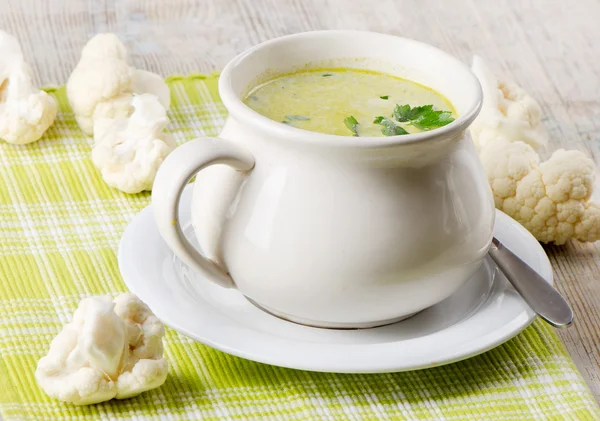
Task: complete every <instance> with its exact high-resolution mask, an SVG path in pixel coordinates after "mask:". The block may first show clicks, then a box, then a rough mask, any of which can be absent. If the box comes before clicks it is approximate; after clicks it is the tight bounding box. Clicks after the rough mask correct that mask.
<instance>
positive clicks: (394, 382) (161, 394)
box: [0, 75, 600, 421]
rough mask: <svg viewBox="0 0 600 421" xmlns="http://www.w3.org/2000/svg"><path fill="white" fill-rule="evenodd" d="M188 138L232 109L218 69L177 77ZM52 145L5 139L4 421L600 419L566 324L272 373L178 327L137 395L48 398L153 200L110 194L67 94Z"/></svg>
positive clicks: (1, 253) (0, 169) (175, 112)
mask: <svg viewBox="0 0 600 421" xmlns="http://www.w3.org/2000/svg"><path fill="white" fill-rule="evenodd" d="M169 85H170V87H171V91H172V106H171V121H172V123H171V131H172V132H173V134H174V135H175V136H176V138H177V140H178V142H179V143H181V142H185V141H186V140H189V139H192V138H194V137H196V136H215V135H217V134H218V133H219V129H220V127H221V126H222V124H223V122H224V118H225V115H226V110H225V109H224V107H223V106H222V104H221V102H220V100H219V97H218V93H217V76H216V75H211V76H199V75H195V76H190V77H188V78H182V77H173V78H170V79H169ZM51 92H52V94H53V95H55V96H56V97H57V98H58V100H59V102H60V107H61V113H60V114H59V116H58V118H57V120H56V123H55V124H54V126H53V127H52V128H51V129H50V130H49V131H48V133H47V134H46V136H45V137H44V139H42V140H40V141H39V142H36V143H33V144H31V145H26V146H13V145H9V144H6V143H2V144H0V357H1V358H0V411H1V413H2V416H3V417H4V420H6V421H9V420H71V421H75V420H142V419H143V420H199V419H202V420H221V419H222V420H288V419H289V420H363V419H364V420H465V419H473V420H519V421H521V420H563V419H568V420H578V421H581V420H600V410H599V408H598V406H597V404H596V403H595V402H594V399H593V397H592V395H591V394H590V391H589V390H588V388H587V387H586V385H585V383H584V381H583V380H582V378H581V376H580V374H579V372H578V371H577V369H576V368H575V366H574V365H573V362H572V361H571V359H570V358H569V356H568V355H567V354H566V352H565V350H564V348H563V347H562V345H561V344H560V342H559V341H558V339H557V337H556V335H555V334H554V332H553V331H552V329H550V328H548V327H547V326H546V325H544V324H543V323H541V322H536V323H534V324H533V326H532V327H530V328H528V329H527V330H526V331H525V332H524V333H522V334H520V335H518V336H517V337H516V338H515V339H513V340H511V341H509V342H508V343H507V344H505V345H502V346H500V347H498V348H496V349H494V350H492V351H490V352H487V353H485V354H483V355H481V356H478V357H474V358H471V359H470V360H467V361H463V362H459V363H455V364H451V365H447V366H444V367H438V368H431V369H428V370H421V371H414V372H407V373H393V374H373V375H351V374H325V373H311V372H306V371H296V370H290V369H284V368H278V367H271V366H268V365H264V364H259V363H255V362H251V361H246V360H243V359H240V358H236V357H232V356H229V355H226V354H223V353H221V352H219V351H215V350H213V349H211V348H208V347H207V346H204V345H201V344H199V343H197V342H194V341H193V340H191V339H188V338H186V337H185V336H183V335H180V334H178V333H176V332H175V331H173V330H170V329H167V334H166V337H165V354H166V357H167V358H168V359H169V362H170V371H169V377H168V379H167V381H166V383H165V384H164V385H163V386H162V387H160V388H159V389H156V390H153V391H150V392H146V393H144V394H142V395H140V396H138V397H136V398H132V399H128V400H124V401H116V400H115V401H111V402H108V403H103V404H99V405H93V406H89V407H76V406H71V405H67V404H63V403H60V402H57V401H54V400H52V399H50V398H48V397H47V396H46V395H45V394H44V393H43V392H42V390H41V389H40V388H39V387H38V386H37V384H36V382H35V380H34V376H33V373H34V370H35V366H36V363H37V361H38V359H39V358H40V357H41V356H42V355H44V354H45V353H46V351H47V348H48V345H49V343H50V341H51V340H52V338H53V337H54V336H55V335H56V334H57V333H58V332H59V331H60V329H61V327H62V325H63V324H65V323H67V322H68V321H69V319H70V317H71V315H72V313H73V311H74V310H75V308H76V307H77V304H78V303H79V301H80V300H81V299H82V298H83V297H86V296H89V295H94V294H106V293H110V294H114V295H116V294H118V293H120V292H123V291H125V285H124V284H123V281H122V280H121V276H120V275H119V269H118V267H117V256H116V251H117V245H118V243H119V239H120V238H121V234H122V233H123V230H124V229H125V226H126V225H127V223H128V222H129V221H130V220H131V218H133V216H134V215H135V214H136V213H137V212H139V211H140V210H141V209H142V208H144V207H145V206H147V205H148V203H149V201H150V200H149V199H150V197H149V194H147V193H145V194H139V195H133V196H131V195H126V194H123V193H121V192H119V191H117V190H113V189H110V188H109V187H108V186H106V184H104V183H103V181H102V179H101V177H100V174H99V173H98V171H97V170H96V169H95V168H94V166H93V165H92V161H91V159H90V149H91V140H90V139H87V138H86V137H85V136H84V135H83V134H82V132H81V131H80V130H79V129H78V127H77V124H76V123H75V119H74V117H73V114H72V112H71V111H70V109H69V106H68V104H67V101H66V97H65V92H64V89H57V90H51Z"/></svg>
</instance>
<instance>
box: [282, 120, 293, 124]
mask: <svg viewBox="0 0 600 421" xmlns="http://www.w3.org/2000/svg"><path fill="white" fill-rule="evenodd" d="M281 122H282V123H283V124H292V123H290V122H289V121H285V120H281Z"/></svg>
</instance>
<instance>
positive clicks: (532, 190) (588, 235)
mask: <svg viewBox="0 0 600 421" xmlns="http://www.w3.org/2000/svg"><path fill="white" fill-rule="evenodd" d="M480 158H481V161H482V163H483V166H484V168H485V170H486V173H487V176H488V178H489V182H490V185H491V187H492V191H493V193H494V200H495V202H496V207H497V208H498V209H500V210H502V211H503V212H505V213H506V214H508V215H509V216H511V217H512V218H514V219H515V220H517V221H518V222H519V223H521V224H522V225H523V226H524V227H525V228H527V229H528V230H529V231H530V232H531V233H532V234H533V235H534V236H535V238H537V239H538V240H539V241H541V242H543V243H549V242H554V243H556V244H558V245H560V244H564V243H565V242H566V241H567V240H568V239H570V238H574V239H577V240H579V241H597V240H600V206H599V205H598V204H597V203H594V202H590V197H591V196H592V191H593V186H594V179H595V167H594V162H593V161H592V160H591V159H589V158H588V157H586V156H585V155H584V154H583V153H582V152H580V151H566V150H564V149H559V150H557V151H556V152H554V154H552V156H551V157H550V159H548V160H547V161H545V162H542V163H541V164H540V163H539V157H538V155H537V154H536V153H535V151H534V150H533V148H531V146H529V145H527V144H525V143H524V142H518V141H517V142H509V141H507V140H504V139H496V140H494V141H492V142H490V143H488V144H486V145H485V146H484V147H483V149H482V150H481V152H480Z"/></svg>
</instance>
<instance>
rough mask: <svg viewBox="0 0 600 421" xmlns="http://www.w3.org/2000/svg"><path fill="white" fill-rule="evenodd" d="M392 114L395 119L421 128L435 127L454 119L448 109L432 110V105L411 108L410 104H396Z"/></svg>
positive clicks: (429, 128)
mask: <svg viewBox="0 0 600 421" xmlns="http://www.w3.org/2000/svg"><path fill="white" fill-rule="evenodd" d="M393 116H394V118H395V119H396V120H398V121H400V122H402V123H408V124H411V125H413V126H415V127H417V128H418V129H421V130H431V129H435V128H437V127H442V126H445V125H446V124H449V123H452V122H453V121H454V117H452V113H451V112H450V111H439V110H434V109H433V105H422V106H420V107H412V108H411V106H410V105H396V107H395V108H394V114H393Z"/></svg>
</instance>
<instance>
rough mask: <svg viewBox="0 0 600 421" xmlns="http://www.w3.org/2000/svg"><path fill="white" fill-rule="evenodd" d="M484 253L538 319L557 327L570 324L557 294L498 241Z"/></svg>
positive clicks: (569, 315) (566, 307) (570, 317)
mask: <svg viewBox="0 0 600 421" xmlns="http://www.w3.org/2000/svg"><path fill="white" fill-rule="evenodd" d="M488 254H489V255H490V257H491V258H492V260H494V262H495V263H496V265H497V266H498V268H499V269H500V271H502V273H503V274H504V276H506V279H508V281H509V282H510V283H511V284H512V286H513V287H514V288H515V289H516V290H517V292H518V293H519V294H520V295H521V297H523V299H524V300H525V302H526V303H527V304H528V305H529V307H531V309H532V310H533V311H534V312H536V313H537V315H538V316H540V317H541V318H542V319H544V320H545V321H546V322H548V323H550V324H551V325H552V326H554V327H558V328H564V327H569V326H570V325H571V323H573V311H572V310H571V307H569V303H567V301H566V300H565V299H564V297H563V296H562V295H560V292H558V291H557V290H556V289H555V288H554V287H553V286H552V285H551V284H549V283H548V282H546V280H545V279H544V278H542V277H541V276H540V275H539V274H538V273H537V272H536V271H535V270H533V269H532V268H531V267H529V265H527V263H525V262H524V261H523V260H521V259H520V258H519V257H518V256H517V255H516V254H514V253H513V252H512V251H510V250H509V249H507V248H506V247H504V245H502V243H501V242H500V241H498V239H496V238H494V239H493V240H492V245H491V247H490V250H489V252H488Z"/></svg>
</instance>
